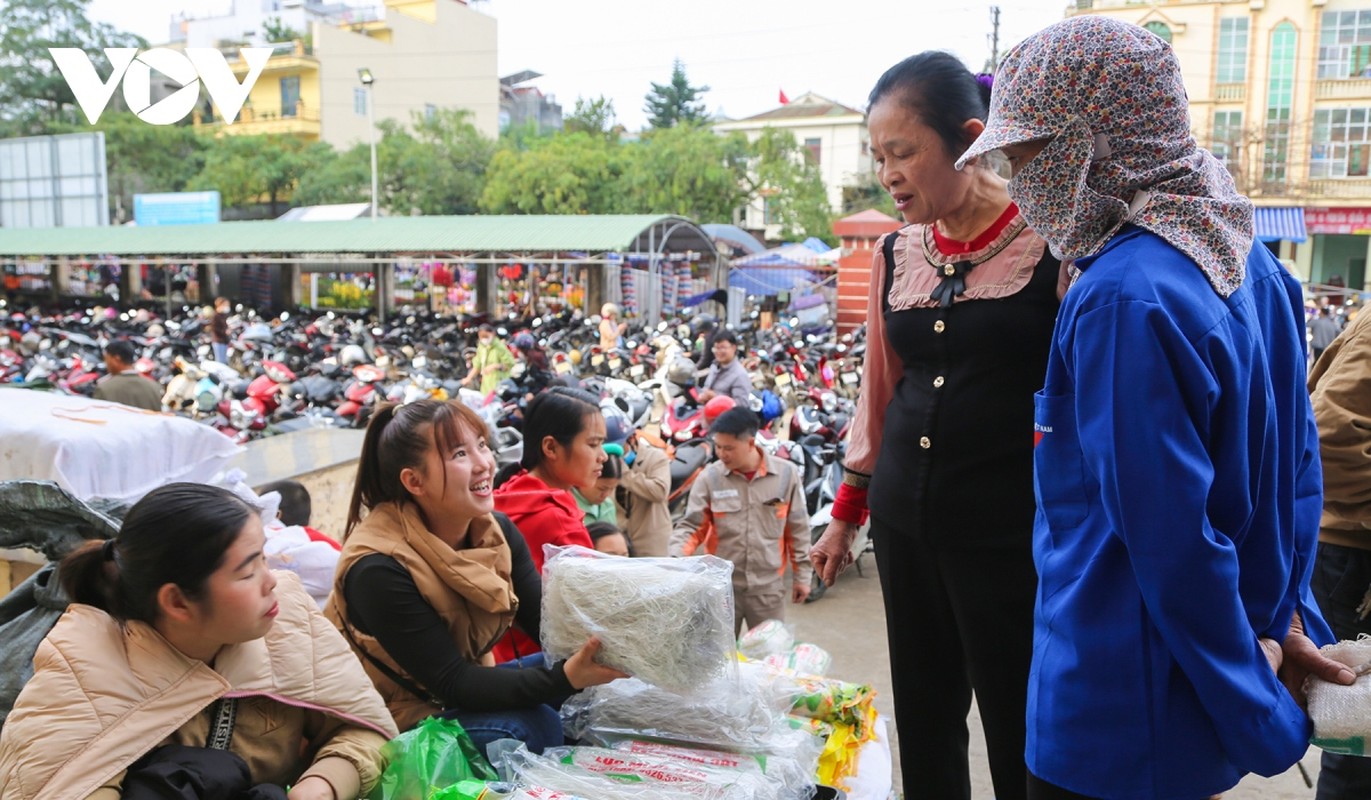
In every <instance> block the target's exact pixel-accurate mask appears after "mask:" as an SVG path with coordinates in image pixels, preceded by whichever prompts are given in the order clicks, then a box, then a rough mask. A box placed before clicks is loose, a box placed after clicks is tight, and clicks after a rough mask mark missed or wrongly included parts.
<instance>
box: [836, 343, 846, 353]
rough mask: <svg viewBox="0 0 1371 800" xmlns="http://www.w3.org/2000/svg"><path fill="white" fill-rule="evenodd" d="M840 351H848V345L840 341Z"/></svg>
mask: <svg viewBox="0 0 1371 800" xmlns="http://www.w3.org/2000/svg"><path fill="white" fill-rule="evenodd" d="M838 352H839V353H846V352H847V345H845V344H842V343H841V342H840V343H839V344H838Z"/></svg>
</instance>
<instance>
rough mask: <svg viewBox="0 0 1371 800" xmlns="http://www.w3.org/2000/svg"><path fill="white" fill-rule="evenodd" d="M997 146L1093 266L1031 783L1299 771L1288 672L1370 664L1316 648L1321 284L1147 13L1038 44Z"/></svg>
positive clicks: (1008, 94)
mask: <svg viewBox="0 0 1371 800" xmlns="http://www.w3.org/2000/svg"><path fill="white" fill-rule="evenodd" d="M996 149H999V150H1001V151H1003V152H1004V154H1005V155H1006V156H1007V157H1008V158H1009V161H1010V164H1011V167H1012V169H1013V170H1014V173H1015V174H1014V178H1013V180H1011V181H1010V184H1009V194H1010V196H1011V197H1012V198H1013V200H1014V202H1015V203H1017V204H1018V207H1019V210H1020V211H1021V212H1022V213H1023V215H1024V218H1025V219H1026V220H1027V221H1028V224H1029V225H1030V226H1031V227H1032V228H1033V229H1034V230H1035V231H1037V232H1038V233H1039V234H1040V235H1041V236H1042V237H1043V238H1044V239H1046V240H1047V242H1048V245H1049V247H1050V248H1051V250H1052V252H1053V254H1055V255H1056V256H1057V257H1059V258H1061V259H1062V260H1063V261H1068V260H1074V262H1075V269H1076V271H1077V272H1076V277H1075V280H1074V283H1073V285H1072V287H1071V288H1070V289H1069V290H1068V291H1067V292H1066V295H1065V297H1064V299H1063V301H1062V306H1061V310H1060V313H1059V315H1058V318H1057V324H1056V329H1055V330H1054V332H1053V342H1052V347H1051V351H1050V354H1049V356H1048V367H1047V375H1046V381H1045V384H1044V387H1043V390H1042V391H1041V392H1040V393H1038V395H1037V397H1036V413H1035V425H1034V427H1035V431H1036V437H1037V442H1038V443H1037V445H1036V449H1035V456H1034V461H1035V464H1034V467H1035V484H1036V492H1037V497H1038V512H1037V518H1036V521H1035V524H1034V542H1033V545H1034V562H1035V564H1036V566H1037V568H1038V576H1039V585H1038V596H1037V602H1036V606H1035V610H1034V650H1033V665H1032V669H1031V672H1030V676H1029V689H1028V709H1027V722H1028V743H1027V752H1026V760H1027V764H1028V768H1029V771H1030V773H1031V775H1030V780H1029V796H1030V798H1079V797H1097V798H1139V799H1141V798H1148V799H1149V800H1151V799H1153V798H1159V799H1160V798H1177V800H1180V799H1181V798H1184V799H1185V800H1195V799H1196V798H1203V797H1209V796H1211V795H1213V794H1216V793H1219V792H1222V791H1224V790H1226V789H1229V788H1230V787H1232V786H1233V785H1234V784H1236V783H1237V782H1238V781H1239V779H1240V778H1241V777H1242V776H1243V774H1244V773H1247V772H1256V773H1259V774H1263V775H1273V774H1276V773H1279V772H1282V771H1284V770H1285V769H1287V768H1289V767H1290V766H1291V765H1293V764H1294V763H1295V761H1297V760H1298V759H1299V758H1300V756H1301V755H1303V753H1304V752H1305V749H1306V748H1307V746H1308V740H1309V733H1310V723H1309V721H1308V719H1307V718H1306V716H1305V714H1304V712H1303V710H1302V709H1301V707H1300V705H1299V703H1298V702H1297V700H1296V698H1295V696H1293V695H1292V693H1291V691H1290V690H1287V688H1286V686H1284V685H1282V680H1281V679H1282V678H1287V679H1288V680H1289V681H1292V682H1294V681H1298V680H1299V679H1300V678H1301V677H1302V675H1303V674H1304V672H1306V671H1307V670H1309V669H1311V668H1312V669H1316V670H1318V671H1319V672H1320V674H1322V675H1324V676H1327V677H1331V678H1334V679H1338V680H1341V681H1342V682H1345V683H1350V682H1351V678H1352V676H1351V674H1350V671H1340V670H1343V669H1344V668H1341V667H1340V666H1338V665H1331V662H1327V661H1325V660H1323V659H1322V658H1321V657H1319V656H1318V655H1317V652H1316V651H1315V650H1314V647H1313V644H1314V643H1318V644H1323V643H1326V642H1328V641H1329V640H1330V639H1331V634H1330V632H1329V630H1328V627H1327V625H1326V624H1325V623H1324V621H1323V619H1322V618H1321V617H1320V616H1319V612H1318V609H1317V607H1316V606H1315V604H1314V602H1313V599H1312V597H1311V595H1310V593H1309V579H1310V571H1311V567H1312V564H1313V556H1314V547H1315V543H1316V538H1317V534H1318V522H1319V512H1320V483H1321V478H1320V472H1319V459H1318V433H1317V430H1316V428H1315V426H1314V418H1313V415H1312V413H1311V411H1310V404H1309V397H1308V394H1307V393H1306V391H1305V389H1304V382H1305V359H1304V346H1303V345H1304V337H1303V327H1302V315H1301V298H1300V287H1299V284H1298V283H1297V282H1296V281H1295V280H1294V279H1293V278H1292V277H1291V276H1290V275H1288V274H1287V273H1286V272H1285V270H1284V269H1283V268H1282V267H1281V265H1280V264H1279V262H1277V261H1276V260H1275V259H1274V258H1273V257H1272V255H1271V253H1270V252H1269V251H1268V250H1267V249H1266V248H1265V247H1264V246H1261V245H1259V244H1258V245H1255V246H1254V244H1253V233H1252V225H1253V223H1252V218H1253V212H1252V205H1251V203H1250V202H1249V201H1248V200H1247V199H1246V198H1244V197H1242V196H1241V195H1239V194H1237V192H1236V191H1235V189H1234V186H1233V181H1232V179H1231V178H1230V177H1229V175H1228V173H1227V172H1226V171H1225V170H1224V168H1223V166H1222V165H1221V164H1220V163H1219V162H1218V161H1217V160H1216V159H1215V158H1214V157H1213V156H1212V155H1210V154H1209V153H1208V152H1206V151H1204V150H1202V149H1200V148H1199V147H1197V146H1196V144H1195V140H1194V138H1193V137H1192V136H1191V134H1190V116H1189V110H1188V103H1187V99H1186V94H1185V88H1184V86H1183V84H1182V82H1181V73H1180V67H1179V65H1178V63H1177V61H1176V58H1175V55H1174V53H1173V52H1172V51H1171V48H1170V46H1169V45H1168V44H1166V43H1165V42H1164V41H1162V40H1161V39H1160V38H1158V37H1156V36H1154V35H1152V34H1151V33H1148V32H1146V31H1144V30H1143V29H1142V28H1138V27H1136V26H1133V25H1129V24H1127V23H1123V22H1120V21H1117V20H1111V19H1107V18H1104V17H1097V16H1082V17H1076V18H1072V19H1069V20H1066V21H1065V22H1061V23H1058V24H1056V25H1053V26H1051V27H1049V28H1047V29H1046V30H1044V31H1042V32H1040V33H1039V34H1036V35H1035V36H1033V37H1030V38H1029V39H1028V40H1026V41H1025V42H1024V43H1023V44H1021V45H1020V46H1019V47H1018V48H1016V49H1015V51H1014V52H1012V53H1011V54H1010V55H1008V56H1007V57H1006V58H1005V60H1004V62H1003V64H1002V65H1001V67H1000V71H999V73H998V74H997V75H996V81H995V94H994V97H993V98H992V103H991V107H990V119H989V121H988V122H987V124H986V129H985V132H984V133H983V134H982V135H981V136H980V137H979V138H978V139H977V141H976V142H975V143H974V144H973V145H972V147H971V149H970V150H968V151H967V152H966V153H965V154H964V155H963V156H962V158H961V160H960V161H959V165H960V164H961V163H965V162H966V161H968V160H969V159H971V158H973V157H975V156H977V155H979V154H982V153H985V152H988V151H991V150H996ZM1301 625H1302V626H1303V627H1301ZM1305 630H1307V631H1308V636H1305V635H1304V631H1305ZM1311 640H1312V641H1311ZM1278 672H1279V673H1280V674H1279V675H1278ZM1288 685H1293V686H1298V685H1299V684H1298V683H1290V684H1288Z"/></svg>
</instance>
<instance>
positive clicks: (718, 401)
mask: <svg viewBox="0 0 1371 800" xmlns="http://www.w3.org/2000/svg"><path fill="white" fill-rule="evenodd" d="M736 405H738V404H737V403H736V402H734V401H733V398H732V397H729V396H728V395H726V394H722V395H719V396H718V397H715V398H713V399H711V400H710V401H709V402H708V403H705V427H709V426H710V425H713V424H714V420H716V419H718V418H719V415H720V414H722V413H724V412H725V411H728V410H729V409H731V408H733V407H734V406H736Z"/></svg>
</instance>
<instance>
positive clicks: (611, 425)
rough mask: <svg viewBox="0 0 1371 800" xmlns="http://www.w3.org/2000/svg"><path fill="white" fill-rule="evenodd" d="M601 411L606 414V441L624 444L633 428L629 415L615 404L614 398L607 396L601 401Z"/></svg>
mask: <svg viewBox="0 0 1371 800" xmlns="http://www.w3.org/2000/svg"><path fill="white" fill-rule="evenodd" d="M600 413H602V414H604V415H605V443H606V444H623V443H624V440H626V439H627V438H628V435H629V432H630V431H632V430H633V424H632V423H630V422H629V421H628V415H626V414H624V412H623V411H622V410H621V409H620V408H619V407H618V406H617V405H615V404H614V400H613V399H612V398H605V399H604V400H601V401H600Z"/></svg>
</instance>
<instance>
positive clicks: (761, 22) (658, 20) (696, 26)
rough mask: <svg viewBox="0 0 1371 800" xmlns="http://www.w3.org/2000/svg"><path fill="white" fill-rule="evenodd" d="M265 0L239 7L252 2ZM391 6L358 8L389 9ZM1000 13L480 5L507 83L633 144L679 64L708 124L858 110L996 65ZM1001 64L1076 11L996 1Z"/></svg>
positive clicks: (845, 4) (192, 9)
mask: <svg viewBox="0 0 1371 800" xmlns="http://www.w3.org/2000/svg"><path fill="white" fill-rule="evenodd" d="M255 1H256V0H239V2H255ZM380 4H381V0H376V2H374V3H372V2H366V1H365V0H361V1H354V2H352V5H357V6H369V5H380ZM991 5H992V3H990V2H982V1H981V0H971V2H967V1H966V0H960V2H940V1H939V0H903V1H902V2H896V1H895V0H840V1H838V2H834V1H833V0H827V1H821V0H689V2H679V1H678V2H666V1H665V0H584V2H579V3H577V2H571V1H570V0H479V2H477V3H476V4H475V5H474V6H473V7H474V8H476V9H478V10H479V11H481V12H482V13H485V14H488V15H490V16H493V17H495V18H496V19H497V20H498V21H499V25H498V31H499V33H498V42H497V47H498V55H497V60H498V69H499V73H500V74H501V75H508V74H511V73H514V72H519V71H522V70H526V69H527V70H533V71H536V72H541V73H542V74H543V77H541V78H539V79H537V80H536V81H534V82H533V84H532V85H534V86H537V87H538V88H539V89H541V90H542V91H543V92H544V93H545V94H551V95H554V96H555V97H556V99H557V101H558V102H559V103H561V105H562V108H563V111H564V113H570V112H571V111H572V109H573V107H574V105H575V102H576V99H577V98H578V97H583V98H587V99H589V98H594V97H597V96H600V95H603V96H605V97H607V98H609V99H610V100H612V101H613V102H614V110H615V112H616V114H617V116H618V119H619V121H620V122H621V123H623V124H624V125H625V126H626V127H627V128H628V129H629V130H639V129H641V128H642V127H644V126H645V125H646V123H647V114H646V113H645V112H644V111H643V105H644V96H645V95H646V94H647V92H648V91H649V89H650V88H651V83H653V82H656V83H667V82H669V80H670V77H671V65H672V61H673V60H674V59H677V58H679V59H680V60H681V61H682V62H683V63H684V64H685V69H686V76H687V77H688V78H689V80H690V82H691V84H692V85H695V86H708V87H709V91H708V92H706V93H705V94H704V98H703V99H704V103H705V106H706V110H707V111H708V112H710V113H716V112H722V113H723V114H725V115H727V116H728V117H731V118H735V119H737V118H742V117H747V116H751V115H753V114H759V113H761V112H763V111H767V110H770V109H772V108H775V107H776V106H777V105H779V102H778V101H779V93H780V92H782V91H784V92H785V94H786V95H787V96H788V97H789V98H791V99H794V98H797V97H799V96H800V95H801V94H804V93H805V92H807V91H812V92H815V93H817V94H820V95H823V96H824V97H827V98H829V99H832V100H836V101H838V102H840V103H843V104H845V105H848V106H852V107H854V108H857V109H863V108H865V101H866V95H867V93H868V92H869V91H870V90H871V87H872V85H873V84H874V83H875V82H876V79H877V78H879V77H880V75H881V73H882V72H883V71H884V70H885V69H887V68H888V67H890V66H892V65H894V64H895V63H897V62H898V61H900V60H901V59H902V58H904V57H906V56H909V55H912V54H914V53H917V52H920V51H922V50H933V49H937V50H948V51H951V52H952V53H954V54H956V55H957V56H959V57H960V58H961V59H962V61H963V62H964V63H966V65H967V66H968V67H970V68H971V69H973V70H979V69H981V68H982V67H983V66H984V64H985V62H986V60H987V59H988V58H989V56H990V42H989V37H990V32H991V14H990V7H991ZM995 5H998V6H999V8H1000V52H1001V53H1003V52H1004V51H1005V50H1007V49H1008V48H1009V47H1011V46H1013V44H1014V43H1016V42H1018V41H1020V40H1022V39H1023V38H1024V37H1026V36H1028V35H1029V34H1031V33H1033V32H1034V31H1037V30H1039V29H1041V28H1043V27H1046V26H1047V25H1050V24H1051V23H1053V22H1055V21H1057V20H1059V19H1061V18H1062V16H1063V14H1064V11H1065V9H1066V7H1067V0H998V2H996V3H995ZM228 6H229V1H228V0H199V1H198V2H191V0H136V1H134V0H92V2H91V4H90V16H91V17H92V18H94V19H96V20H99V21H102V22H109V23H111V24H112V25H114V26H115V27H117V28H120V29H122V30H126V31H131V32H133V33H138V34H140V35H142V36H143V37H144V38H146V39H147V40H148V41H149V42H152V43H154V44H156V43H158V42H161V41H165V40H166V39H167V31H168V25H169V19H170V17H171V16H172V15H173V14H175V13H177V12H181V11H185V12H188V13H189V14H190V15H191V16H207V15H210V14H213V13H215V12H221V13H222V11H224V10H226V9H227V8H228Z"/></svg>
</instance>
